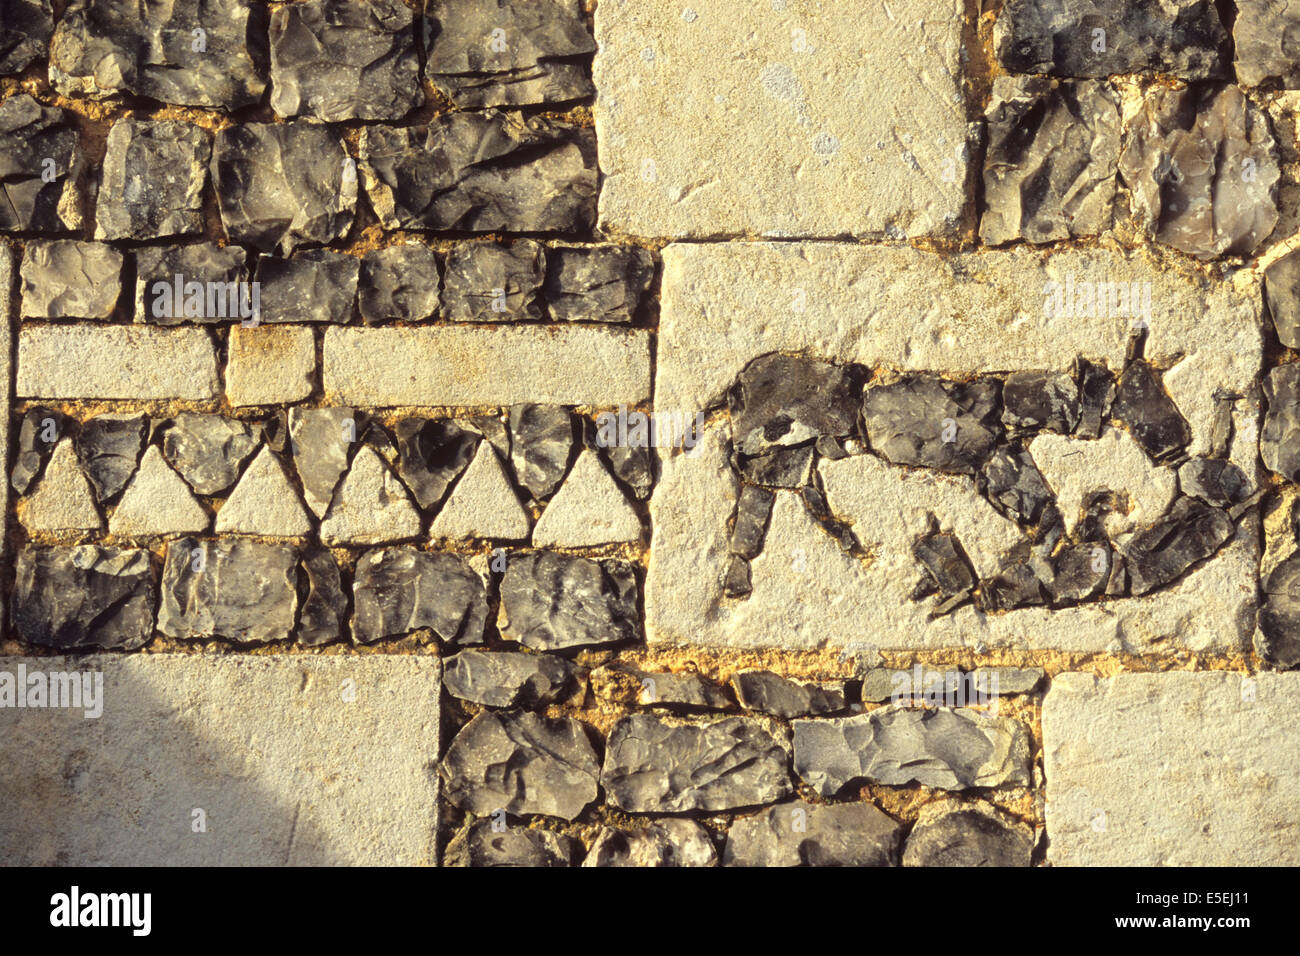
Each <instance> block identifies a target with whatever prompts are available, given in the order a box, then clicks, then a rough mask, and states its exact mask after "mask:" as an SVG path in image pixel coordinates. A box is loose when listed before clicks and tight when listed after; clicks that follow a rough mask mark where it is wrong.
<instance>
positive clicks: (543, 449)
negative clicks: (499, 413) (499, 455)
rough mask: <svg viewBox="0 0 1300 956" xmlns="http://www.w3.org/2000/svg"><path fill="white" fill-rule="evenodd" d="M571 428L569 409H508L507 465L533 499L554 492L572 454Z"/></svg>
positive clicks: (541, 407)
mask: <svg viewBox="0 0 1300 956" xmlns="http://www.w3.org/2000/svg"><path fill="white" fill-rule="evenodd" d="M573 444H574V429H573V419H572V418H571V417H570V415H569V410H568V409H566V408H560V407H558V406H554V405H552V406H548V405H515V406H514V407H512V408H511V409H510V462H511V464H512V465H513V466H514V470H515V477H516V478H517V479H518V481H519V484H521V485H522V486H523V487H524V488H525V489H526V490H527V491H528V492H529V493H530V494H531V495H532V496H533V497H534V498H537V499H538V500H545V499H547V498H549V497H551V495H553V494H554V493H555V489H556V488H557V487H559V484H560V481H561V480H562V479H563V478H564V472H565V470H566V469H567V468H568V465H569V456H570V455H572V454H573Z"/></svg>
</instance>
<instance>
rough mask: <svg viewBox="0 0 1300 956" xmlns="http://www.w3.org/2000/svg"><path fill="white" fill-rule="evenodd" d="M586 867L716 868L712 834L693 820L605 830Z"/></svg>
mask: <svg viewBox="0 0 1300 956" xmlns="http://www.w3.org/2000/svg"><path fill="white" fill-rule="evenodd" d="M582 865H583V866H652V867H663V866H717V865H718V851H717V850H715V849H714V847H713V840H712V839H710V837H709V831H708V830H706V829H704V827H702V826H700V824H698V823H696V822H695V821H694V820H672V819H669V820H656V821H655V822H653V823H651V824H650V825H649V826H645V827H640V828H637V829H628V828H625V827H602V828H601V831H600V833H599V834H597V836H596V840H595V842H593V843H592V845H591V850H590V851H589V852H588V853H587V858H586V859H585V860H583V861H582Z"/></svg>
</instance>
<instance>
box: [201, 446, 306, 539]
mask: <svg viewBox="0 0 1300 956" xmlns="http://www.w3.org/2000/svg"><path fill="white" fill-rule="evenodd" d="M311 530H312V524H311V519H310V518H309V517H308V516H307V509H306V508H304V507H303V504H302V499H301V498H299V497H298V492H296V491H295V490H294V488H293V485H292V484H290V483H289V476H288V475H286V474H285V471H284V465H282V464H281V463H280V460H279V459H278V458H276V457H275V455H274V454H272V452H271V449H270V448H267V447H266V446H265V445H263V446H262V450H261V451H260V452H259V453H258V455H257V457H256V458H254V459H253V463H252V464H250V465H249V466H248V468H247V470H246V471H245V472H244V475H243V477H242V478H240V479H239V484H237V485H235V490H234V491H232V492H231V493H230V497H229V498H227V499H226V501H225V503H224V504H223V505H222V506H221V510H220V511H218V512H217V521H216V532H217V534H256V535H264V536H267V537H273V538H298V537H303V536H305V535H308V534H310V533H311Z"/></svg>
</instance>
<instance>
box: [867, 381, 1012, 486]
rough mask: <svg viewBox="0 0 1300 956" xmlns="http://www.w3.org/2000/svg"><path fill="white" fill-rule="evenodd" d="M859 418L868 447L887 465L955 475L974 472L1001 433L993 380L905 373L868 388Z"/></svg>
mask: <svg viewBox="0 0 1300 956" xmlns="http://www.w3.org/2000/svg"><path fill="white" fill-rule="evenodd" d="M863 415H864V417H865V419H866V425H867V438H868V440H869V441H870V442H871V447H872V448H873V449H874V450H875V451H876V452H877V453H879V454H880V455H882V456H884V457H885V458H886V459H888V460H889V461H892V462H894V463H895V464H899V465H920V466H923V467H927V468H937V469H938V470H939V471H947V472H955V473H958V474H968V475H970V474H974V473H975V472H976V471H978V470H979V468H980V466H981V465H983V464H984V461H985V460H986V459H987V458H988V457H989V455H991V454H992V453H993V448H994V446H995V445H996V444H997V440H998V437H999V435H1000V434H1001V431H1002V429H1001V427H1000V425H999V423H998V384H997V383H996V382H971V383H969V384H964V383H960V382H946V381H943V380H942V379H938V378H934V377H933V376H928V375H906V376H904V377H903V378H902V379H900V380H899V381H897V382H894V383H893V384H890V385H873V386H869V387H868V388H867V394H866V398H865V400H864V403H863Z"/></svg>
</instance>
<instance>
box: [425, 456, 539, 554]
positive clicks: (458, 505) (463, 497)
mask: <svg viewBox="0 0 1300 956" xmlns="http://www.w3.org/2000/svg"><path fill="white" fill-rule="evenodd" d="M530 527H532V519H531V518H530V517H529V515H528V512H527V511H525V510H524V506H523V505H522V504H520V503H519V496H518V495H517V494H516V493H515V489H514V486H513V485H511V484H510V479H509V478H507V477H506V473H505V470H504V469H503V468H502V467H501V459H500V458H499V457H498V456H497V453H496V451H495V450H494V449H493V448H492V444H491V442H486V441H481V442H479V445H478V451H476V452H475V453H474V458H473V459H472V460H471V461H470V463H469V467H467V468H466V469H465V474H463V475H461V477H460V481H458V482H456V487H455V488H453V489H452V492H451V494H450V495H449V496H448V498H447V501H446V502H445V503H444V504H443V506H442V510H441V511H439V512H438V516H437V517H436V518H434V519H433V524H432V525H430V526H429V537H430V538H433V539H434V540H438V539H449V540H463V539H465V538H496V539H500V540H502V541H524V540H526V539H527V538H528V529H529V528H530Z"/></svg>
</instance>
